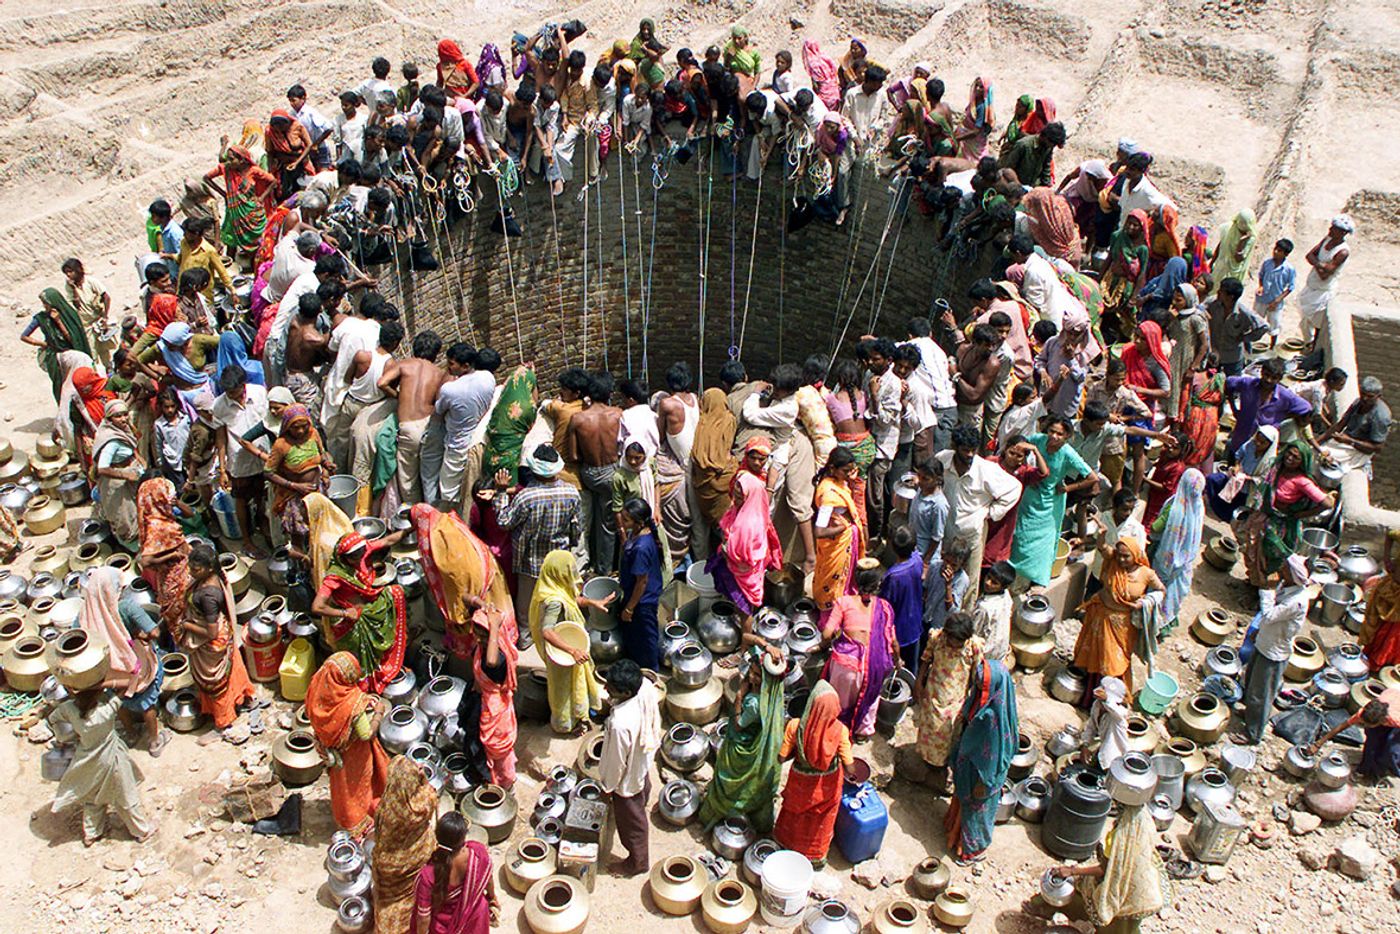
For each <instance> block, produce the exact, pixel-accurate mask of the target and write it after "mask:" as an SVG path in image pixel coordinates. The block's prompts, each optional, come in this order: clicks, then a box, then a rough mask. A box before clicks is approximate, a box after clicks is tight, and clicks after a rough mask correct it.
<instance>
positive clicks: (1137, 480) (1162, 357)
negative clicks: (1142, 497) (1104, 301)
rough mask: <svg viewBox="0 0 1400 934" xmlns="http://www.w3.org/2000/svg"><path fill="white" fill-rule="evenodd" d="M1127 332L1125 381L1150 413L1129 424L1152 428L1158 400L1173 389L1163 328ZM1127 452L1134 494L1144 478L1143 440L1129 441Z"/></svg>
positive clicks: (1148, 323)
mask: <svg viewBox="0 0 1400 934" xmlns="http://www.w3.org/2000/svg"><path fill="white" fill-rule="evenodd" d="M1129 333H1130V334H1131V335H1132V343H1130V344H1128V346H1126V347H1124V348H1123V357H1122V360H1123V365H1124V367H1126V368H1127V373H1126V377H1125V380H1124V382H1125V383H1126V385H1127V386H1128V388H1129V389H1131V390H1132V391H1133V392H1134V393H1135V394H1136V395H1137V397H1138V398H1139V399H1141V400H1142V402H1143V404H1144V405H1146V406H1147V409H1148V412H1149V413H1152V414H1150V415H1149V416H1148V417H1144V418H1140V419H1136V420H1135V421H1134V422H1133V423H1132V424H1134V425H1135V426H1136V427H1138V428H1146V429H1151V428H1152V427H1153V426H1154V424H1155V421H1154V419H1155V414H1156V411H1157V401H1158V400H1159V399H1165V398H1166V397H1167V395H1168V394H1169V393H1170V392H1171V389H1172V378H1171V361H1170V360H1168V359H1167V352H1166V350H1165V349H1163V347H1162V328H1161V326H1160V325H1158V324H1157V322H1155V321H1144V322H1142V324H1140V325H1138V326H1137V327H1136V328H1134V329H1133V330H1132V331H1130V332H1129ZM1128 450H1130V451H1131V452H1132V455H1133V492H1134V493H1138V492H1139V491H1141V489H1142V484H1143V481H1144V479H1145V478H1146V477H1147V444H1146V439H1133V438H1130V439H1128Z"/></svg>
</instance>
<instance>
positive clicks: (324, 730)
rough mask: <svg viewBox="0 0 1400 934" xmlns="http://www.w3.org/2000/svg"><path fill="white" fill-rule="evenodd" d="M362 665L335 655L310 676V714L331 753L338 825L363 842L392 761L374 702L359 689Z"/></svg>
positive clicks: (319, 737)
mask: <svg viewBox="0 0 1400 934" xmlns="http://www.w3.org/2000/svg"><path fill="white" fill-rule="evenodd" d="M360 672H361V669H360V663H359V662H357V661H356V660H355V656H353V655H351V654H350V653H349V652H336V653H335V654H334V655H332V656H331V657H330V658H328V659H326V661H325V663H324V664H323V665H321V667H320V668H319V669H317V671H316V673H315V674H314V675H312V676H311V684H310V685H309V686H308V687H307V689H306V715H307V717H308V718H310V720H311V729H312V731H313V732H315V734H316V742H317V744H318V745H319V746H320V747H321V749H322V750H324V751H326V752H329V753H332V755H331V757H330V758H331V764H330V765H329V766H328V767H327V769H326V774H327V775H328V776H329V778H330V786H331V813H332V814H333V815H334V816H335V822H336V823H337V824H338V825H340V826H341V827H342V828H344V829H345V830H348V831H349V832H350V833H351V835H352V836H354V837H356V838H357V839H362V838H363V837H364V836H365V835H366V834H368V833H369V832H370V830H371V829H373V827H374V813H375V811H376V810H377V809H378V807H379V801H380V799H381V797H382V796H383V794H384V787H385V785H386V784H387V782H388V773H389V757H388V756H387V755H385V753H384V747H383V746H380V745H379V737H378V736H377V735H375V732H374V729H373V727H372V724H371V715H372V713H373V710H374V705H375V699H374V698H373V697H371V696H370V695H369V694H366V693H365V692H364V691H363V690H362V689H361V687H360V685H361V684H362V683H363V681H364V679H363V678H362V677H361V673H360Z"/></svg>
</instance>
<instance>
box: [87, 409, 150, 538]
mask: <svg viewBox="0 0 1400 934" xmlns="http://www.w3.org/2000/svg"><path fill="white" fill-rule="evenodd" d="M130 414H131V409H130V408H129V407H128V406H127V404H126V403H125V402H123V401H122V400H120V399H118V398H115V397H113V398H111V399H108V400H107V402H106V403H105V404H104V405H103V406H102V421H101V422H100V423H99V424H98V426H97V432H96V433H95V434H94V435H93V436H92V465H91V471H90V477H89V479H91V480H92V481H93V482H94V483H97V482H98V478H97V460H98V455H100V454H101V453H102V449H103V448H105V447H106V446H107V445H109V444H112V443H113V442H120V443H121V444H123V445H125V446H126V447H127V448H128V449H129V450H130V451H131V452H132V455H133V457H134V458H135V461H136V465H137V466H138V467H140V466H142V465H143V463H144V461H143V458H142V457H141V443H140V442H139V441H137V440H136V435H135V434H134V433H133V432H132V430H131V428H130V427H127V428H122V427H120V426H118V425H117V423H116V420H115V419H114V418H113V417H112V416H114V415H130ZM128 425H130V423H129V422H128ZM109 495H115V490H114V491H111V493H110V494H109ZM127 495H130V494H127ZM127 541H130V539H127Z"/></svg>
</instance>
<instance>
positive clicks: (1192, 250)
mask: <svg viewBox="0 0 1400 934" xmlns="http://www.w3.org/2000/svg"><path fill="white" fill-rule="evenodd" d="M1209 242H1210V232H1209V231H1207V230H1206V229H1205V228H1204V227H1202V226H1201V225H1200V224H1195V225H1193V226H1192V227H1191V229H1190V230H1188V231H1186V240H1185V242H1184V243H1183V244H1182V246H1181V255H1182V256H1184V257H1186V258H1187V260H1188V264H1189V265H1190V267H1191V278H1192V279H1194V278H1196V277H1197V276H1199V275H1200V274H1201V273H1203V272H1205V271H1206V269H1207V268H1208V267H1209V266H1210V259H1209V257H1208V256H1207V255H1206V245H1207V244H1208V243H1209Z"/></svg>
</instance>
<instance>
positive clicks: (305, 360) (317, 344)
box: [284, 286, 338, 416]
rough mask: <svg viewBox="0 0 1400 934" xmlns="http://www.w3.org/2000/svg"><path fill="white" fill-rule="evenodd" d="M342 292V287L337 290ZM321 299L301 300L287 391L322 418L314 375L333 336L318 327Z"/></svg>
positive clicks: (290, 336)
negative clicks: (340, 289) (312, 372)
mask: <svg viewBox="0 0 1400 934" xmlns="http://www.w3.org/2000/svg"><path fill="white" fill-rule="evenodd" d="M333 288H338V286H336V287H333ZM321 308H322V303H321V296H320V295H318V294H317V293H316V292H308V293H306V294H305V295H303V296H301V298H299V299H297V316H296V318H294V319H293V320H292V326H291V329H290V330H289V331H288V332H287V357H286V361H285V365H286V379H285V381H284V382H285V384H286V387H287V388H288V389H289V390H291V393H292V395H293V396H295V397H296V400H297V401H298V402H300V403H301V404H302V405H304V406H306V408H307V410H308V411H311V412H314V413H315V414H316V415H317V416H319V415H320V414H321V387H320V385H319V384H317V382H316V380H314V379H312V376H311V371H312V370H314V369H315V368H316V367H317V366H318V365H319V364H321V363H324V362H325V361H326V359H327V353H326V347H327V345H328V344H330V341H331V336H330V334H328V333H325V332H323V331H322V330H321V329H320V328H319V327H317V326H316V320H317V319H318V318H319V317H320V316H321Z"/></svg>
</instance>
